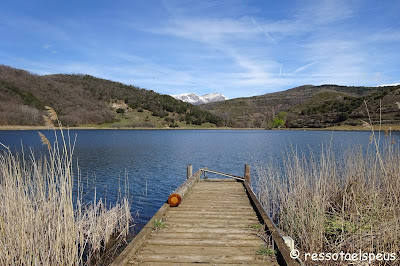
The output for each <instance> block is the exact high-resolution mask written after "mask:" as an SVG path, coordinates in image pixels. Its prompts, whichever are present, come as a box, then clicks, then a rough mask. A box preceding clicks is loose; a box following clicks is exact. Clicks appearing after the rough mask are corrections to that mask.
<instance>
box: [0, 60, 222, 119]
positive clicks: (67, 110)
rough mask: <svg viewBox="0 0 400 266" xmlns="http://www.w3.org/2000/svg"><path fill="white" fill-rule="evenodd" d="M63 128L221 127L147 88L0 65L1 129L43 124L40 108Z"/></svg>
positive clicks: (205, 113) (200, 112)
mask: <svg viewBox="0 0 400 266" xmlns="http://www.w3.org/2000/svg"><path fill="white" fill-rule="evenodd" d="M46 105H47V106H51V107H53V108H54V109H55V110H56V111H57V113H58V115H59V118H60V120H61V121H62V122H63V124H64V125H68V126H77V125H85V124H103V123H111V125H118V121H121V126H132V127H141V126H143V127H156V126H157V127H168V126H170V127H178V126H180V125H191V124H194V125H202V124H205V123H206V124H209V125H211V124H213V125H218V126H219V125H222V120H221V118H219V117H218V116H217V115H214V114H211V113H210V112H208V111H204V110H201V109H199V108H198V107H196V106H193V105H191V104H188V103H184V102H182V101H179V100H176V99H174V98H173V97H171V96H168V95H161V94H158V93H156V92H154V91H151V90H146V89H141V88H138V87H135V86H128V85H124V84H121V83H118V82H112V81H109V80H104V79H100V78H95V77H92V76H89V75H61V74H57V75H47V76H39V75H35V74H31V73H29V72H27V71H24V70H19V69H15V68H12V67H9V66H4V65H0V125H44V121H43V119H42V114H43V112H44V110H45V108H44V106H46Z"/></svg>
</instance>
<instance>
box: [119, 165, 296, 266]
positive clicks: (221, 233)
mask: <svg viewBox="0 0 400 266" xmlns="http://www.w3.org/2000/svg"><path fill="white" fill-rule="evenodd" d="M204 171H207V170H205V169H201V170H199V171H198V172H196V173H195V174H194V175H192V174H191V170H189V169H188V176H190V178H188V180H187V181H186V182H185V183H184V184H182V185H181V186H180V187H179V188H178V189H177V190H176V191H175V193H176V194H172V195H177V197H179V201H180V200H182V202H179V203H180V204H179V203H178V204H179V205H178V206H177V207H170V204H167V203H165V204H164V205H163V206H162V207H161V208H160V210H159V211H158V212H157V213H156V214H155V215H154V216H153V218H152V219H151V220H150V221H149V223H148V224H147V225H146V226H145V227H144V228H143V229H142V230H141V232H140V233H139V234H138V235H137V236H136V237H135V238H134V239H133V241H132V242H131V243H130V244H129V245H128V247H127V248H126V249H125V250H124V251H123V252H122V253H121V254H120V255H119V256H118V257H117V259H116V260H115V261H114V262H113V265H188V264H194V263H196V264H199V263H200V264H211V265H227V264H229V265H238V264H242V265H243V264H245V265H296V264H292V260H291V259H290V258H289V260H290V261H288V262H286V260H288V254H289V253H288V252H289V251H288V248H287V246H286V245H285V244H283V245H284V246H282V243H283V242H282V241H283V240H282V241H281V240H278V242H279V243H277V242H276V241H275V239H274V234H272V233H273V232H271V230H270V229H271V228H268V223H267V222H265V221H264V220H263V217H262V216H263V215H260V213H258V210H257V206H255V203H256V205H257V203H258V201H257V202H253V200H254V199H252V197H251V196H249V191H248V190H249V186H248V182H246V179H245V178H241V177H235V176H232V177H234V178H235V179H236V180H234V179H200V176H201V175H202V174H203V173H204ZM211 172H213V171H211ZM216 173H218V172H216ZM245 177H247V180H248V178H249V176H246V175H245ZM242 179H243V180H242ZM246 184H247V187H246ZM251 193H252V192H251ZM253 196H254V194H253ZM254 198H255V197H254ZM170 199H171V196H170ZM176 201H177V199H176V198H173V199H172V202H173V203H176ZM169 202H170V203H171V200H169ZM173 203H172V205H174V204H173ZM258 204H259V203H258ZM264 218H265V217H264ZM264 225H265V226H264ZM270 226H271V225H270ZM273 230H274V229H273ZM274 233H275V237H276V233H277V232H274ZM265 239H269V240H272V243H273V245H274V247H273V248H275V250H276V251H277V252H276V251H275V253H276V254H272V255H268V254H266V250H267V249H266V247H267V244H266V242H265ZM270 244H271V243H270ZM279 246H280V247H279ZM279 248H280V249H279ZM271 250H273V249H272V247H271ZM278 262H279V263H278Z"/></svg>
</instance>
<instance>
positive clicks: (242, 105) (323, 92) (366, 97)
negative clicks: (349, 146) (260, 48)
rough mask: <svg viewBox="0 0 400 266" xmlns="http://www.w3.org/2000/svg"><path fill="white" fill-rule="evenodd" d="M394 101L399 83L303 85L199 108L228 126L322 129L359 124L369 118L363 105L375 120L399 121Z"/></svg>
mask: <svg viewBox="0 0 400 266" xmlns="http://www.w3.org/2000/svg"><path fill="white" fill-rule="evenodd" d="M364 101H366V103H367V106H366V105H365V104H364ZM396 102H400V86H388V87H348V86H338V85H321V86H313V85H304V86H300V87H296V88H293V89H289V90H286V91H280V92H275V93H269V94H265V95H260V96H254V97H248V98H237V99H232V100H227V101H224V102H217V103H209V104H204V105H200V107H201V108H202V109H203V110H207V111H210V112H212V113H214V114H216V115H218V116H220V117H222V119H224V121H225V123H226V124H227V125H228V126H232V127H244V128H276V127H286V128H322V127H329V126H336V125H352V126H353V125H361V124H362V120H364V121H368V120H369V117H368V113H367V108H368V111H369V114H370V116H371V119H372V120H373V122H375V123H379V120H381V121H382V123H384V124H400V111H399V106H398V105H397V104H396ZM380 104H381V105H382V109H381V113H380V111H379V106H380ZM380 114H382V117H380Z"/></svg>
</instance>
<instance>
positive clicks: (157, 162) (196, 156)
mask: <svg viewBox="0 0 400 266" xmlns="http://www.w3.org/2000/svg"><path fill="white" fill-rule="evenodd" d="M42 132H43V133H44V134H45V135H46V136H47V137H48V138H49V139H50V140H53V139H54V135H53V133H52V132H51V131H42ZM75 134H77V143H76V150H75V156H76V157H77V158H78V159H79V167H80V169H81V172H82V178H83V179H84V180H86V178H87V177H88V178H89V179H93V178H95V180H96V181H95V182H96V187H97V191H96V192H97V196H98V197H106V198H107V201H108V202H113V201H115V200H116V197H117V190H118V183H119V181H121V183H122V184H123V183H124V177H125V175H126V176H127V177H128V178H127V179H128V181H129V193H130V196H131V199H132V200H133V206H132V211H135V212H136V211H137V213H138V215H139V216H138V217H136V224H138V226H137V228H140V227H141V226H142V225H144V224H145V223H146V222H147V221H148V219H149V217H152V216H153V214H154V213H155V212H156V211H157V210H158V208H159V207H160V206H161V205H162V204H163V203H164V202H165V201H166V199H167V198H168V195H169V194H170V193H171V192H172V191H174V189H175V188H176V187H177V186H179V185H180V184H181V183H182V182H183V181H184V180H185V179H186V166H187V165H188V164H193V170H194V171H196V170H197V169H198V168H201V167H208V168H209V169H212V170H216V171H221V172H226V173H231V174H234V175H239V176H243V171H244V164H246V163H249V164H251V165H254V163H256V162H257V163H259V162H262V161H267V160H268V159H270V158H274V159H276V160H278V161H279V160H280V158H281V157H282V152H283V151H284V150H285V149H287V148H289V147H290V145H293V146H295V147H297V148H299V149H301V150H303V151H308V150H309V149H310V148H311V149H313V150H316V151H320V150H321V146H322V145H329V144H330V143H332V145H333V147H334V149H335V150H339V149H340V148H343V147H344V148H347V147H349V146H358V145H363V146H367V144H368V142H369V136H370V132H329V131H261V130H260V131H248V130H71V132H70V135H71V136H74V135H75ZM399 136H400V134H399V133H398V132H397V133H393V137H394V138H395V139H396V142H398V138H399ZM21 141H22V144H23V145H24V149H25V150H26V149H27V147H28V146H30V147H32V148H33V150H34V151H35V154H40V153H46V147H45V146H43V145H42V144H41V142H40V138H39V136H38V134H37V131H0V142H2V143H3V144H5V145H6V146H9V147H10V148H11V149H13V150H18V151H21ZM253 169H254V168H253ZM252 174H253V175H255V174H256V173H255V171H253V173H252ZM92 192H93V191H92ZM89 199H93V193H91V194H89V195H88V200H89Z"/></svg>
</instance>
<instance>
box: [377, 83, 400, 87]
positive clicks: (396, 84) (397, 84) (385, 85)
mask: <svg viewBox="0 0 400 266" xmlns="http://www.w3.org/2000/svg"><path fill="white" fill-rule="evenodd" d="M399 85H400V83H393V84H382V85H378V86H377V87H389V86H399Z"/></svg>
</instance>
